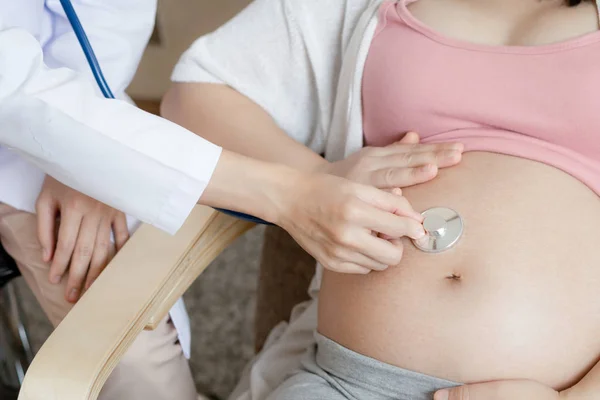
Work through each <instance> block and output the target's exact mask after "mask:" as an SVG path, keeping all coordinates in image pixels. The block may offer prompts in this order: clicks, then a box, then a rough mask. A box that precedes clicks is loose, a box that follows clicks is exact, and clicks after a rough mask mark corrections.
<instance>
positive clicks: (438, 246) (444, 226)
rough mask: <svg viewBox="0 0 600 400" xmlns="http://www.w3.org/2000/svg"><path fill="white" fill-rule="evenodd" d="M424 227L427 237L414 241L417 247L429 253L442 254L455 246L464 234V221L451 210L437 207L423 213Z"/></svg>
mask: <svg viewBox="0 0 600 400" xmlns="http://www.w3.org/2000/svg"><path fill="white" fill-rule="evenodd" d="M421 215H423V218H424V219H423V227H424V228H425V232H426V233H427V235H426V236H425V237H424V238H422V239H419V240H413V243H414V245H415V247H417V248H418V249H419V250H421V251H424V252H427V253H440V252H442V251H446V250H448V249H450V248H451V247H452V246H454V245H455V244H456V243H457V242H458V240H459V239H460V238H461V236H462V234H463V229H464V227H463V221H462V218H461V217H460V215H458V213H457V212H456V211H454V210H452V209H450V208H446V207H435V208H430V209H429V210H426V211H423V212H422V213H421Z"/></svg>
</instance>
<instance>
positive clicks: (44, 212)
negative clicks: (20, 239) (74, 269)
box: [35, 196, 59, 262]
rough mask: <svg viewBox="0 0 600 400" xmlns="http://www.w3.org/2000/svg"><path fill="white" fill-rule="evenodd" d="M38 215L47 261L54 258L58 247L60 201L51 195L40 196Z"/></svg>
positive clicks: (42, 244) (39, 229) (39, 238)
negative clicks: (57, 231) (57, 229)
mask: <svg viewBox="0 0 600 400" xmlns="http://www.w3.org/2000/svg"><path fill="white" fill-rule="evenodd" d="M35 209H36V215H37V234H38V240H39V241H40V245H41V246H42V258H43V260H44V261H45V262H50V260H52V255H53V253H54V248H55V247H56V237H55V236H56V226H57V221H56V218H57V216H58V210H59V207H58V203H57V202H56V201H54V199H53V198H52V197H50V196H40V198H38V201H37V203H36V205H35Z"/></svg>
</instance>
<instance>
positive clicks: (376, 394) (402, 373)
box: [268, 333, 459, 400]
mask: <svg viewBox="0 0 600 400" xmlns="http://www.w3.org/2000/svg"><path fill="white" fill-rule="evenodd" d="M316 339H317V344H316V346H314V347H313V348H311V349H310V350H309V351H308V352H307V354H306V355H305V357H304V359H303V361H302V368H301V369H300V370H299V371H297V372H296V373H295V374H293V375H292V376H290V377H289V378H288V379H287V380H286V381H284V382H283V384H282V385H281V386H280V387H279V388H277V390H275V391H274V392H273V393H272V394H271V396H269V398H268V400H343V399H350V400H431V399H432V398H433V393H434V392H435V391H436V390H439V389H443V388H448V387H453V386H457V385H459V384H458V383H456V382H451V381H447V380H444V379H439V378H435V377H432V376H428V375H424V374H420V373H417V372H413V371H408V370H405V369H402V368H398V367H395V366H393V365H389V364H385V363H383V362H381V361H377V360H375V359H373V358H369V357H365V356H363V355H361V354H358V353H355V352H353V351H352V350H349V349H347V348H345V347H343V346H341V345H339V344H337V343H336V342H334V341H333V340H330V339H327V338H326V337H325V336H322V335H319V334H318V333H317V334H316Z"/></svg>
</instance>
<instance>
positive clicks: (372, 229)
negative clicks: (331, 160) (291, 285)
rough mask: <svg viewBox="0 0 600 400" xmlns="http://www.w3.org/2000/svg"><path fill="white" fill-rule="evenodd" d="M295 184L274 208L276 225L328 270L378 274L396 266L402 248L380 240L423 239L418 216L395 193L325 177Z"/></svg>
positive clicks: (317, 176) (394, 243)
mask: <svg viewBox="0 0 600 400" xmlns="http://www.w3.org/2000/svg"><path fill="white" fill-rule="evenodd" d="M296 182H297V184H295V185H294V186H293V187H292V188H290V190H288V191H287V194H286V196H285V197H284V198H283V199H282V201H281V203H280V204H281V206H280V212H279V215H280V219H279V220H277V221H276V223H277V224H278V225H279V226H281V227H282V228H284V229H285V230H286V231H288V232H289V233H290V234H291V235H292V237H294V239H296V241H297V242H298V243H299V244H300V245H301V246H302V247H303V248H304V249H305V250H306V251H308V252H309V253H310V254H312V255H313V256H314V257H315V258H316V259H317V260H318V261H319V262H320V263H321V264H322V265H323V267H325V268H327V269H329V270H332V271H335V272H342V273H358V274H366V273H369V272H370V271H373V270H375V271H381V270H384V269H386V268H387V267H388V266H393V265H397V264H399V263H400V260H401V258H402V252H403V248H402V246H401V245H400V243H399V239H395V240H391V241H389V240H385V239H384V238H382V237H390V238H401V237H404V236H406V237H409V238H412V239H420V238H422V237H424V236H425V231H424V229H423V226H422V224H421V223H422V216H421V215H420V214H419V213H417V212H416V211H414V210H413V208H412V207H411V205H410V204H409V203H408V201H407V200H406V198H405V197H403V196H401V195H398V193H397V192H396V193H389V192H386V191H383V190H379V189H376V188H373V187H370V186H366V185H360V184H356V183H353V182H350V181H348V180H346V179H342V178H338V177H335V176H329V175H325V174H315V175H314V176H312V177H310V178H309V179H303V180H301V181H300V180H299V181H296ZM278 208H279V207H278ZM375 234H377V235H375Z"/></svg>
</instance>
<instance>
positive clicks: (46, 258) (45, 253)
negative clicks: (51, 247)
mask: <svg viewBox="0 0 600 400" xmlns="http://www.w3.org/2000/svg"><path fill="white" fill-rule="evenodd" d="M42 256H43V257H44V261H46V262H48V257H49V256H50V252H49V251H48V249H44V250H43V253H42Z"/></svg>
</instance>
